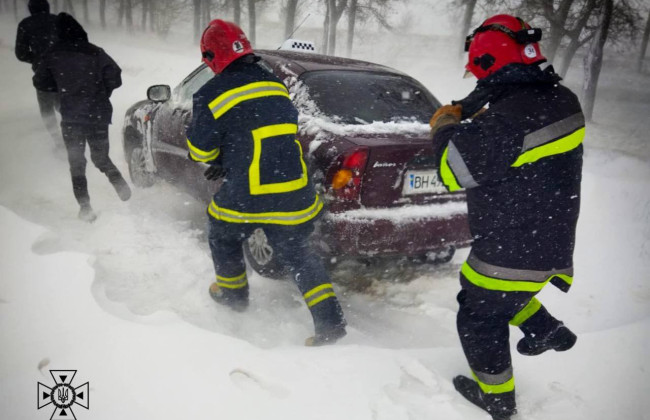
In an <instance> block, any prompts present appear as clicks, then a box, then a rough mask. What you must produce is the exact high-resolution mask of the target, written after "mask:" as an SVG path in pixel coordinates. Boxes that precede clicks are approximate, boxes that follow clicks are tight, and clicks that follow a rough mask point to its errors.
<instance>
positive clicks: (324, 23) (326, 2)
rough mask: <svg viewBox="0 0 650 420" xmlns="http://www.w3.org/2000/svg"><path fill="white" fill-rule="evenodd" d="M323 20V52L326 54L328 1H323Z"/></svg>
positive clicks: (328, 28)
mask: <svg viewBox="0 0 650 420" xmlns="http://www.w3.org/2000/svg"><path fill="white" fill-rule="evenodd" d="M325 6H326V8H325V21H323V54H327V43H328V42H329V39H330V37H329V31H330V2H329V0H326V1H325Z"/></svg>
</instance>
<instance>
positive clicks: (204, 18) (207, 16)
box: [201, 0, 212, 29]
mask: <svg viewBox="0 0 650 420" xmlns="http://www.w3.org/2000/svg"><path fill="white" fill-rule="evenodd" d="M201 4H202V7H201V28H202V29H204V28H206V27H207V26H208V24H209V23H210V21H211V20H212V14H211V10H212V0H202V1H201Z"/></svg>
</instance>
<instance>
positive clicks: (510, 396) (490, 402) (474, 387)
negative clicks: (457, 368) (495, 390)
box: [453, 375, 517, 420]
mask: <svg viewBox="0 0 650 420" xmlns="http://www.w3.org/2000/svg"><path fill="white" fill-rule="evenodd" d="M453 382H454V388H456V391H458V392H459V393H460V394H461V395H462V396H463V397H465V399H466V400H467V401H469V402H471V403H472V404H474V405H476V406H477V407H479V408H481V409H483V410H485V411H487V412H488V413H489V414H490V415H491V416H492V420H510V416H513V415H515V414H517V408H516V404H515V391H510V392H504V393H501V394H486V393H484V392H483V391H482V390H481V388H480V387H479V386H478V383H476V381H473V380H471V379H470V378H468V377H466V376H462V375H459V376H456V377H455V378H454V381H453Z"/></svg>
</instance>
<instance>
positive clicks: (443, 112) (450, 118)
mask: <svg viewBox="0 0 650 420" xmlns="http://www.w3.org/2000/svg"><path fill="white" fill-rule="evenodd" d="M462 111H463V107H462V106H461V105H444V106H441V107H440V108H438V110H437V111H436V113H435V114H433V117H431V120H429V125H430V126H431V138H432V139H433V136H434V135H435V134H436V133H437V132H438V130H440V129H441V128H442V127H444V126H446V125H449V124H458V123H459V122H460V120H461V115H462Z"/></svg>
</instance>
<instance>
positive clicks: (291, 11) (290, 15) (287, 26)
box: [284, 0, 298, 39]
mask: <svg viewBox="0 0 650 420" xmlns="http://www.w3.org/2000/svg"><path fill="white" fill-rule="evenodd" d="M297 10H298V0H288V1H287V5H286V8H285V13H286V15H285V19H284V38H285V39H286V38H289V37H290V36H291V34H292V33H293V30H294V28H293V27H294V26H295V24H296V12H297Z"/></svg>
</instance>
